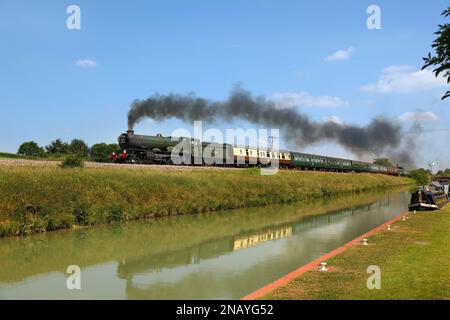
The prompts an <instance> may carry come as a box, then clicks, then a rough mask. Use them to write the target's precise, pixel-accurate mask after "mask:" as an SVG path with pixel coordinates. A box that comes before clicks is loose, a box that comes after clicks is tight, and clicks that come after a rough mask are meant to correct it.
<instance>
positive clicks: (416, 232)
mask: <svg viewBox="0 0 450 320" xmlns="http://www.w3.org/2000/svg"><path fill="white" fill-rule="evenodd" d="M449 230H450V207H449V206H447V207H446V208H445V209H443V210H441V211H439V212H422V213H417V214H416V215H410V219H408V220H406V221H398V222H397V223H395V224H394V225H393V226H392V230H391V231H387V230H385V231H382V232H380V233H377V234H375V235H373V236H371V237H369V238H368V240H369V241H368V243H369V246H362V245H359V246H355V247H352V248H350V249H348V250H346V251H345V252H343V253H342V254H340V255H338V256H336V257H334V258H332V259H330V260H329V261H327V262H328V265H329V267H330V268H331V269H330V271H329V272H318V271H309V272H307V273H305V274H304V275H303V276H301V277H299V278H297V279H295V280H294V281H292V282H291V283H289V284H288V285H286V286H284V287H281V288H279V289H277V290H275V291H274V292H272V293H270V294H268V295H267V296H265V297H263V298H264V299H450V246H449V244H450V231H449ZM369 265H377V266H379V267H380V269H381V289H379V290H377V289H373V290H369V289H368V288H367V286H366V281H367V278H368V276H369V274H367V273H366V270H367V267H368V266H369Z"/></svg>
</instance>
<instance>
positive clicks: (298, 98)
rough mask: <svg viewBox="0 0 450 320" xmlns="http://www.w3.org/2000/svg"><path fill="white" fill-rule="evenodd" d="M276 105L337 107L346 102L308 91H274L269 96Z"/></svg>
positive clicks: (286, 106) (287, 106) (288, 106)
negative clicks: (314, 94) (315, 94)
mask: <svg viewBox="0 0 450 320" xmlns="http://www.w3.org/2000/svg"><path fill="white" fill-rule="evenodd" d="M269 98H270V99H271V100H273V101H275V103H276V106H277V107H278V108H280V109H282V108H294V107H328V108H337V107H342V106H347V105H348V102H347V101H344V100H342V99H341V98H338V97H332V96H313V95H312V94H310V93H308V92H304V91H301V92H276V93H274V94H272V95H271V96H270V97H269Z"/></svg>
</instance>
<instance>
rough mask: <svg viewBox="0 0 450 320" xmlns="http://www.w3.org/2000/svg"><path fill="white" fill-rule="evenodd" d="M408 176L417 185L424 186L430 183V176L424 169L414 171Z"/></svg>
mask: <svg viewBox="0 0 450 320" xmlns="http://www.w3.org/2000/svg"><path fill="white" fill-rule="evenodd" d="M409 176H410V177H411V178H412V179H414V180H415V181H416V182H417V184H419V185H426V184H428V182H430V176H429V175H428V172H427V171H426V170H425V169H416V170H411V171H410V172H409Z"/></svg>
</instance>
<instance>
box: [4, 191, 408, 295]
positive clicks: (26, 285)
mask: <svg viewBox="0 0 450 320" xmlns="http://www.w3.org/2000/svg"><path fill="white" fill-rule="evenodd" d="M408 200H409V192H407V191H406V190H405V191H392V192H385V193H370V194H360V195H352V196H343V197H332V198H329V199H323V200H320V201H313V202H303V203H296V204H292V205H277V206H267V207H261V208H251V209H245V210H234V211H228V212H220V213H212V214H199V215H192V216H179V217H169V218H166V219H158V220H152V221H137V222H130V223H126V224H120V225H107V226H98V227H91V228H82V229H77V230H68V231H58V232H50V233H48V234H43V235H34V236H30V237H26V238H6V239H0V299H16V298H20V299H239V298H242V297H243V296H245V295H247V294H249V293H250V292H252V291H254V290H256V289H258V288H260V287H262V286H264V285H266V284H267V283H270V282H272V281H274V280H276V279H278V278H280V277H282V276H283V275H285V274H286V273H289V272H290V271H293V270H295V269H296V268H298V267H300V266H302V265H304V264H306V263H308V262H310V261H312V260H314V259H316V258H318V257H320V256H322V255H324V254H325V253H327V252H329V251H331V250H333V249H335V248H337V247H339V246H341V245H342V244H344V243H346V242H348V241H350V240H352V239H354V238H356V237H357V236H359V235H361V234H363V233H365V232H366V231H368V230H370V229H372V228H374V227H376V226H378V225H380V224H382V223H383V222H385V221H387V220H389V219H391V218H393V217H395V216H397V215H399V214H400V213H402V212H404V211H405V210H406V209H407V204H408ZM70 265H77V266H79V267H80V269H81V290H68V289H67V287H66V280H67V277H68V275H67V274H66V273H65V272H66V270H67V268H68V266H70Z"/></svg>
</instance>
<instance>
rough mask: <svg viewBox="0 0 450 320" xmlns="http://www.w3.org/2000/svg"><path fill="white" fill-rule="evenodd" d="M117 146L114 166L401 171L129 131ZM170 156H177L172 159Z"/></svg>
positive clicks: (312, 156)
mask: <svg viewBox="0 0 450 320" xmlns="http://www.w3.org/2000/svg"><path fill="white" fill-rule="evenodd" d="M118 143H119V147H120V152H119V153H118V154H116V153H114V154H112V155H111V156H110V160H111V161H114V162H117V163H134V164H191V165H200V166H205V165H214V166H218V165H220V166H230V167H251V166H261V167H264V166H270V164H271V163H273V162H274V160H276V161H277V163H278V165H279V167H281V168H287V169H297V170H317V171H334V172H374V173H384V174H389V175H396V176H397V175H399V174H401V172H402V169H401V167H398V166H395V167H394V166H383V165H379V164H373V163H368V162H363V161H355V160H350V159H340V158H334V157H326V156H320V155H315V154H307V153H300V152H294V151H289V150H272V149H270V148H252V147H249V146H238V145H232V144H226V143H225V144H219V143H209V142H200V141H199V140H197V139H192V138H185V137H170V136H168V137H163V136H162V135H161V134H157V135H156V136H146V135H138V134H135V133H134V131H132V130H129V131H127V132H126V133H123V134H121V135H120V136H119V138H118ZM177 148H180V149H179V150H177ZM174 154H175V155H177V156H178V157H175V158H174V157H173V155H174ZM174 159H175V160H174ZM177 161H179V162H177Z"/></svg>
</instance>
